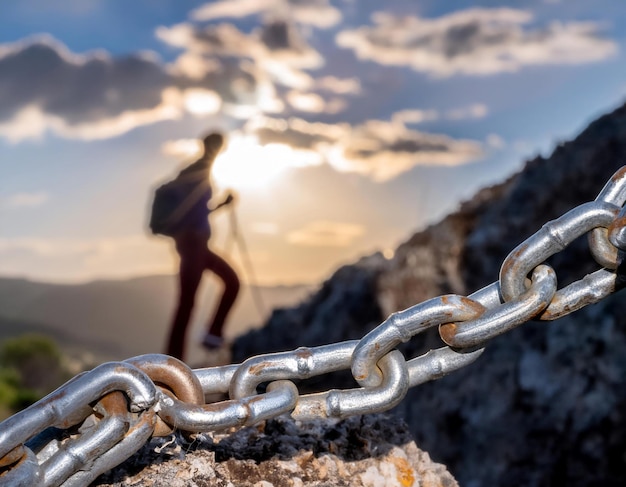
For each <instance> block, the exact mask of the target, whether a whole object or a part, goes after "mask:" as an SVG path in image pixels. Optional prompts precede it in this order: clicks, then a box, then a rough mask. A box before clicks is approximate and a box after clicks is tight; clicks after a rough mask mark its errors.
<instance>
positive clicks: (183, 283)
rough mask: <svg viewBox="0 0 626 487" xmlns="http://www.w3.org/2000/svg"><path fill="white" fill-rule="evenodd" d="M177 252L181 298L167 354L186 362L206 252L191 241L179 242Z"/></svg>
mask: <svg viewBox="0 0 626 487" xmlns="http://www.w3.org/2000/svg"><path fill="white" fill-rule="evenodd" d="M203 245H204V243H203ZM176 250H177V251H178V254H179V255H180V275H179V296H178V305H177V307H176V312H175V313H174V317H173V320H172V324H171V327H170V334H169V338H168V344H167V350H166V352H165V353H167V355H171V356H172V357H176V358H178V359H180V360H184V355H185V339H186V335H187V327H188V325H189V319H190V318H191V312H192V310H193V305H194V301H195V297H196V291H197V290H198V285H199V284H200V279H201V278H202V272H203V271H204V265H203V264H204V252H203V249H202V248H201V247H199V246H198V244H197V243H196V242H194V241H193V240H190V239H180V240H177V241H176Z"/></svg>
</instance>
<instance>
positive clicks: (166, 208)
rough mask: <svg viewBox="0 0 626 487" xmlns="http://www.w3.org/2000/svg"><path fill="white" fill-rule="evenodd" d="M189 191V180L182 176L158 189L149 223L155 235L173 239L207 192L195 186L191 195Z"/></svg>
mask: <svg viewBox="0 0 626 487" xmlns="http://www.w3.org/2000/svg"><path fill="white" fill-rule="evenodd" d="M189 190H190V186H189V179H187V180H183V178H181V177H180V176H179V177H177V178H175V179H172V180H171V181H168V182H166V183H164V184H162V185H161V186H159V187H158V188H156V190H155V191H154V196H153V199H152V209H151V212H150V221H149V227H150V231H151V232H152V233H153V234H154V235H165V236H168V237H171V236H173V235H175V233H176V232H177V231H178V230H179V228H180V224H181V222H182V220H183V219H184V217H185V215H186V214H187V212H189V210H190V209H191V208H192V207H193V206H194V205H195V204H196V203H197V202H198V200H199V199H200V198H201V197H202V195H203V193H204V192H205V188H203V187H202V186H201V185H195V188H194V189H193V191H192V192H191V193H189Z"/></svg>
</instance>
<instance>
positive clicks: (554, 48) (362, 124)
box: [0, 0, 626, 284]
mask: <svg viewBox="0 0 626 487" xmlns="http://www.w3.org/2000/svg"><path fill="white" fill-rule="evenodd" d="M625 27H626V8H624V7H623V6H622V5H621V2H615V1H612V0H600V1H596V2H588V1H582V0H570V1H565V0H562V1H558V0H535V1H520V2H509V3H507V2H498V1H482V2H466V1H458V2H453V3H452V2H440V1H439V2H435V1H420V2H410V1H393V0H392V1H387V2H375V1H369V0H332V1H331V0H313V1H302V0H297V1H296V0H229V1H223V2H219V1H218V2H209V3H207V2H203V1H187V2H180V1H176V0H134V1H132V2H128V1H122V0H90V1H84V0H66V1H61V2H53V1H51V0H22V1H20V2H3V3H2V4H1V5H0V100H2V103H0V275H7V276H21V277H28V278H31V279H38V280H46V281H55V282H75V281H85V280H91V279H100V278H126V277H132V276H137V275H146V274H153V273H170V272H174V270H175V265H176V260H175V258H174V256H173V255H172V252H171V250H172V249H171V244H170V242H169V241H168V240H166V239H162V238H156V237H152V236H150V235H149V234H148V233H147V231H146V219H147V213H146V212H147V208H148V205H149V198H150V193H151V191H152V189H153V188H154V186H155V185H156V184H157V183H158V182H159V181H162V180H164V179H166V178H167V177H169V176H171V175H173V174H174V173H175V172H176V171H177V170H179V169H180V168H181V167H182V165H183V164H184V163H185V162H190V161H191V160H193V152H194V150H196V148H197V138H198V137H201V136H202V135H203V134H204V133H205V132H206V131H208V130H212V129H219V130H222V131H224V132H225V133H226V134H227V135H228V140H229V145H228V148H227V150H226V151H225V153H224V154H223V155H222V156H221V157H220V159H219V160H218V163H216V167H215V180H214V182H215V184H216V190H218V191H217V192H218V194H219V190H225V189H228V188H233V189H235V190H236V191H237V193H238V195H239V197H238V202H237V207H236V211H237V215H238V221H239V224H240V226H241V231H242V235H243V236H244V238H245V239H246V244H247V248H248V250H249V251H250V254H251V257H252V261H253V263H254V266H255V271H256V275H257V279H258V280H259V281H260V282H263V283H268V284H271V283H274V284H275V283H295V282H318V281H319V280H321V279H324V278H326V277H328V275H329V274H330V273H331V272H332V270H334V269H335V268H336V267H337V266H339V265H341V264H344V263H349V262H352V261H354V260H355V259H357V258H358V257H359V256H361V255H365V254H369V253H371V252H374V251H376V250H382V251H385V252H387V254H388V255H390V254H389V252H390V250H391V249H393V248H395V247H396V246H397V245H398V244H399V243H401V242H402V241H403V240H404V239H406V238H408V237H409V236H410V235H411V234H412V233H414V232H415V231H416V230H419V229H420V228H423V227H424V226H425V225H427V224H429V223H433V222H435V221H437V220H438V219H439V218H441V217H442V216H444V215H445V214H446V213H448V212H450V211H453V210H454V209H455V208H456V206H457V205H458V204H459V202H461V201H463V200H465V199H467V198H469V197H471V195H472V194H473V193H474V192H475V191H477V190H478V189H479V188H481V187H483V186H485V185H489V184H493V183H496V182H499V181H501V180H503V179H504V178H506V177H507V176H508V175H510V174H511V173H513V172H514V171H516V170H518V169H519V168H520V167H521V164H522V162H523V161H524V160H526V159H529V158H532V157H535V156H536V155H538V154H541V155H546V156H547V155H549V153H550V152H551V150H552V148H553V147H554V146H555V144H556V143H558V142H559V141H563V140H567V139H570V138H572V137H574V136H575V135H576V134H577V133H578V132H580V130H582V129H583V128H584V127H585V126H586V124H588V123H589V122H590V121H591V120H593V119H594V118H596V117H597V116H599V115H601V114H603V113H605V112H607V111H609V110H611V109H613V108H615V107H617V106H619V105H620V104H621V103H623V102H624V95H625V94H626V63H625V62H624V61H625V54H624V53H625V52H626V35H625V32H626V29H625ZM211 218H212V220H211V221H212V225H213V226H214V228H215V232H214V238H213V242H212V245H214V246H215V248H216V249H217V250H218V251H220V250H221V251H224V252H226V251H228V250H231V251H234V248H233V246H232V242H231V241H230V237H229V235H231V234H230V228H229V225H230V220H229V218H228V214H227V213H226V212H223V213H222V214H215V215H213V216H212V217H211ZM232 258H233V259H234V260H235V262H236V265H238V266H239V268H240V269H242V266H241V261H240V256H239V255H238V254H237V253H236V252H234V254H233V257H232ZM244 279H245V276H244Z"/></svg>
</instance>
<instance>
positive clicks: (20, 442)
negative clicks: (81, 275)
mask: <svg viewBox="0 0 626 487" xmlns="http://www.w3.org/2000/svg"><path fill="white" fill-rule="evenodd" d="M624 203H626V166H625V167H623V168H622V169H620V170H619V171H618V172H616V173H615V174H614V175H613V177H612V178H611V179H610V180H609V181H608V182H607V184H606V185H605V187H604V188H603V189H602V191H601V192H600V193H599V195H598V197H597V198H596V200H595V201H593V202H589V203H585V204H582V205H580V206H578V207H576V208H574V209H572V210H570V211H569V212H567V213H566V214H564V215H563V216H561V217H560V218H558V219H556V220H553V221H551V222H548V223H546V224H545V225H544V226H543V227H542V228H541V229H540V230H539V231H538V232H536V233H535V234H534V235H532V236H531V237H529V238H528V239H527V240H526V241H524V242H523V243H521V244H520V245H519V246H518V247H517V248H515V249H514V250H513V251H512V252H511V253H510V254H509V255H508V257H507V258H506V259H505V260H504V262H503V264H502V267H501V269H500V277H499V280H498V281H496V282H494V283H492V284H490V285H489V286H486V287H485V288H483V289H481V290H479V291H477V292H475V293H473V294H471V295H470V296H467V297H465V296H459V295H445V296H439V297H436V298H432V299H429V300H427V301H424V302H422V303H419V304H416V305H414V306H412V307H410V308H408V309H406V310H403V311H398V312H396V313H393V314H392V315H391V316H389V318H387V319H386V320H385V321H384V322H383V323H381V324H380V325H379V326H378V327H376V328H375V329H374V330H372V331H371V332H369V333H368V334H367V335H365V336H364V337H363V338H362V339H361V340H352V341H345V342H341V343H334V344H330V345H324V346H319V347H312V348H306V347H301V348H298V349H296V350H293V351H289V352H281V353H272V354H265V355H259V356H256V357H251V358H249V359H247V360H246V361H244V362H243V363H242V364H233V365H226V366H221V367H210V368H203V369H195V370H192V369H190V368H189V367H188V366H187V365H186V364H184V363H183V362H181V361H179V360H177V359H175V358H172V357H168V356H165V355H160V354H148V355H142V356H139V357H135V358H132V359H129V360H126V361H124V362H110V363H106V364H102V365H100V366H98V367H96V368H94V369H93V370H91V371H89V372H85V373H83V374H80V375H78V376H76V377H75V378H73V379H72V380H70V381H69V382H67V383H66V384H65V385H63V386H61V387H60V388H59V389H57V390H56V391H54V392H52V393H51V394H49V395H48V396H46V397H44V398H43V399H41V400H40V401H38V402H37V403H35V404H33V405H32V406H30V407H28V408H26V409H24V410H23V411H21V412H19V413H17V414H15V415H13V416H11V417H10V418H8V419H6V420H5V421H4V422H2V423H0V483H1V484H2V485H7V486H32V485H42V486H64V487H65V486H86V485H89V484H90V483H91V482H92V481H94V480H95V479H96V478H97V477H98V476H99V475H100V474H102V473H104V472H106V471H108V470H110V469H112V468H113V467H115V466H117V465H119V464H120V463H122V462H123V461H124V460H126V459H127V458H129V457H130V456H132V455H133V454H134V453H135V452H137V450H139V449H140V448H141V447H142V446H143V445H145V444H146V443H147V442H148V441H149V440H150V438H152V437H153V436H166V435H169V434H171V433H172V432H173V431H174V430H179V431H181V432H183V433H184V434H186V435H193V434H195V433H201V432H208V431H220V430H226V429H229V428H233V427H237V428H239V427H242V426H247V425H252V424H256V423H258V422H261V421H263V420H266V419H270V418H274V417H277V416H279V415H282V414H290V415H291V416H292V417H293V418H295V419H307V418H315V417H322V418H344V417H347V416H350V415H355V414H366V413H374V412H380V411H385V410H389V409H391V408H393V407H394V406H396V405H397V404H398V403H400V402H401V401H402V399H403V398H404V396H405V395H406V393H407V391H408V389H409V388H410V387H414V386H417V385H419V384H423V383H424V382H428V381H430V380H434V379H439V378H441V377H443V376H445V375H446V374H448V373H450V372H452V371H454V370H457V369H460V368H462V367H465V366H466V365H469V364H471V363H472V362H474V361H475V360H476V359H478V357H479V356H480V355H481V354H482V353H483V351H484V347H485V345H486V343H487V342H488V341H489V340H490V339H492V338H494V337H496V336H498V335H501V334H502V333H506V332H507V331H509V330H511V329H513V328H515V327H517V326H519V325H521V324H523V323H526V322H527V321H529V320H533V319H539V320H554V319H557V318H560V317H562V316H565V315H567V314H569V313H572V312H573V311H576V310H578V309H580V308H582V307H584V306H586V305H588V304H592V303H595V302H598V301H600V300H602V299H603V298H605V297H606V296H608V295H610V294H612V293H614V292H616V291H617V290H619V289H620V288H621V287H623V286H624V279H623V276H620V275H619V272H618V269H619V267H620V265H621V264H622V259H623V251H624V250H626V208H624ZM585 234H587V235H588V240H589V248H590V253H591V255H592V256H593V258H594V259H595V261H596V262H597V263H598V265H599V267H600V269H599V270H597V271H595V272H593V273H592V274H589V275H587V276H585V277H583V278H582V279H580V280H579V281H576V282H573V283H571V284H569V285H567V286H566V287H564V288H562V289H557V276H556V273H555V271H554V270H553V269H552V268H551V267H550V266H548V265H546V264H545V261H546V260H547V259H548V258H549V257H551V256H553V255H555V254H557V253H558V252H561V251H562V250H563V249H565V248H566V247H567V246H568V245H570V244H571V243H572V242H573V241H574V240H575V239H577V238H578V237H581V236H583V235H585ZM618 277H621V279H619V278H618ZM435 326H437V327H438V328H439V334H440V336H441V339H442V340H443V342H444V343H445V344H446V346H444V347H442V348H439V349H436V350H430V351H429V352H427V353H425V354H423V355H421V356H419V357H416V358H412V359H409V360H406V359H405V358H404V356H403V354H402V353H400V352H399V351H398V350H396V347H397V346H398V345H399V344H400V343H402V342H407V341H409V340H411V339H412V338H413V337H414V336H415V335H417V334H419V333H422V332H424V331H425V330H427V329H429V328H432V327H435ZM342 370H350V371H351V372H352V375H353V377H354V379H355V381H356V385H357V386H356V387H355V388H354V389H350V390H328V391H324V392H318V393H314V394H300V393H299V391H298V388H297V387H296V385H295V384H294V382H293V381H294V380H299V379H309V378H312V377H316V376H320V375H324V374H328V373H331V372H337V371H342ZM264 383H266V384H268V385H267V388H266V390H265V392H263V393H257V388H258V386H259V385H261V384H264ZM215 394H228V397H229V399H228V400H222V401H216V402H209V403H207V402H205V397H210V396H211V395H215Z"/></svg>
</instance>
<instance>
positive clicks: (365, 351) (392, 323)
mask: <svg viewBox="0 0 626 487" xmlns="http://www.w3.org/2000/svg"><path fill="white" fill-rule="evenodd" d="M484 311H485V307H484V306H483V305H482V304H480V303H478V302H476V301H473V300H471V299H469V298H466V297H464V296H458V295H456V294H449V295H446V296H439V297H437V298H432V299H429V300H428V301H425V302H423V303H420V304H416V305H415V306H411V307H410V308H408V309H405V310H404V311H398V312H396V313H392V314H391V315H390V316H389V318H387V319H386V320H385V321H384V322H383V323H382V324H380V325H379V326H378V327H376V328H374V329H373V330H372V331H370V332H369V333H368V334H367V335H365V337H363V338H362V339H361V341H360V342H359V343H358V345H357V346H356V348H355V349H354V353H353V354H352V375H353V376H354V378H355V380H356V381H357V382H358V383H359V384H360V385H361V386H363V387H374V386H377V385H379V384H380V383H381V382H382V375H383V374H382V372H381V370H380V368H379V367H378V366H377V362H378V361H379V360H380V359H381V358H382V357H383V356H384V355H386V354H387V353H389V352H390V351H391V350H393V349H394V348H395V347H396V346H398V345H399V344H400V343H402V342H406V341H408V340H410V339H411V338H412V337H413V336H414V335H417V334H418V333H421V332H423V331H424V330H427V329H428V328H431V327H433V326H437V325H440V324H442V323H449V322H451V321H465V320H470V319H474V318H477V317H479V316H480V315H481V314H482V313H484Z"/></svg>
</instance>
